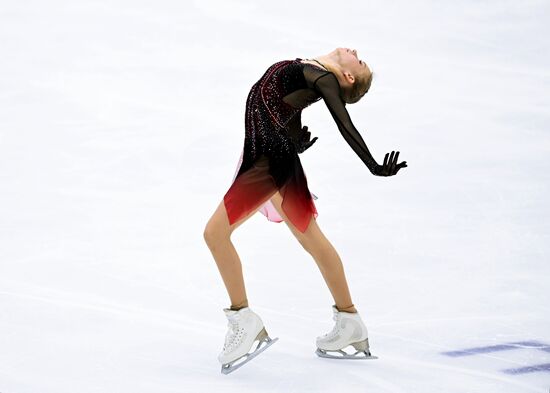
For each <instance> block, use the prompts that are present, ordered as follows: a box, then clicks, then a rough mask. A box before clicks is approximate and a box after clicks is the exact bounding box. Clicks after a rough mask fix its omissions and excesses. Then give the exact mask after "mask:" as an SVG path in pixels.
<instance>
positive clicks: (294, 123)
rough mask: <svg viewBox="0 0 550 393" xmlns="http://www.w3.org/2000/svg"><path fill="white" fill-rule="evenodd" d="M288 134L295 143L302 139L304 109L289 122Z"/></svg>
mask: <svg viewBox="0 0 550 393" xmlns="http://www.w3.org/2000/svg"><path fill="white" fill-rule="evenodd" d="M287 132H288V135H289V136H290V137H291V138H292V140H293V141H294V142H295V143H298V141H299V140H300V134H301V132H302V111H299V112H297V113H296V114H295V115H294V116H293V117H292V118H291V119H290V120H289V122H288V123H287Z"/></svg>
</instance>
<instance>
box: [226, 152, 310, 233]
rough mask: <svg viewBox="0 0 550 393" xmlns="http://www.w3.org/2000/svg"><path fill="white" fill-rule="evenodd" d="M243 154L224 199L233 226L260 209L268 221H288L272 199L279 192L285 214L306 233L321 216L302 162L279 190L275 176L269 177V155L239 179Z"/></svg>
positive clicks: (297, 161) (258, 161)
mask: <svg viewBox="0 0 550 393" xmlns="http://www.w3.org/2000/svg"><path fill="white" fill-rule="evenodd" d="M243 154H244V150H243V152H241V157H240V159H239V163H238V164H237V169H236V170H235V174H234V175H233V182H232V184H231V186H230V187H229V190H227V192H226V194H225V195H224V197H223V201H224V205H225V209H226V211H227V216H228V219H229V224H230V225H231V224H233V223H235V222H236V221H239V220H240V219H241V218H243V217H246V216H247V215H248V214H250V213H251V212H254V211H257V210H260V212H261V213H262V214H263V215H264V216H265V217H266V218H267V219H268V221H272V222H282V221H284V219H283V218H282V217H281V215H280V214H279V213H278V212H277V210H276V209H275V207H274V206H273V203H272V202H271V199H270V198H271V196H273V194H274V193H275V192H276V191H279V193H280V194H281V196H282V197H283V201H282V209H283V211H284V213H285V214H286V216H287V217H288V219H289V220H290V222H291V223H292V224H293V225H294V226H295V227H296V228H297V229H298V230H299V231H300V232H302V233H304V232H305V231H306V229H307V228H308V226H309V223H310V221H311V219H312V218H317V216H318V215H319V214H318V213H317V208H316V206H315V203H314V202H313V200H314V199H317V197H316V196H315V195H314V194H313V193H311V192H310V191H309V189H308V187H307V179H306V176H305V173H304V171H303V168H302V166H301V164H300V160H299V159H296V161H295V162H296V164H295V170H294V176H291V177H290V178H289V179H288V181H287V182H285V184H284V185H282V186H281V187H280V188H277V186H276V184H275V180H274V178H273V176H271V175H270V174H269V160H268V158H267V157H266V156H262V157H260V159H258V160H257V161H256V162H255V163H254V165H253V166H252V167H251V168H250V169H249V170H247V171H245V172H243V173H241V175H240V176H238V177H237V173H238V172H239V169H240V167H241V165H242V162H243Z"/></svg>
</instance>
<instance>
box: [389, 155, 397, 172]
mask: <svg viewBox="0 0 550 393" xmlns="http://www.w3.org/2000/svg"><path fill="white" fill-rule="evenodd" d="M398 158H399V152H397V153H396V154H395V157H394V158H393V160H392V161H391V163H390V173H396V172H397V171H396V170H395V166H396V165H397V159H398Z"/></svg>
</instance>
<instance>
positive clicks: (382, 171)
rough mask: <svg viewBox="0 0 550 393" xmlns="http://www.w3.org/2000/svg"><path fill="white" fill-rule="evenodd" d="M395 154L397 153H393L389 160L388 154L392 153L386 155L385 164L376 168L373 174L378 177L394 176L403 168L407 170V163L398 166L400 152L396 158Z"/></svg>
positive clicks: (403, 162)
mask: <svg viewBox="0 0 550 393" xmlns="http://www.w3.org/2000/svg"><path fill="white" fill-rule="evenodd" d="M394 153H395V151H392V152H391V155H390V159H389V160H388V154H390V153H386V156H385V157H384V164H382V165H377V166H375V167H374V168H373V170H372V174H373V175H376V176H393V175H395V174H396V173H397V171H399V170H400V169H401V168H405V167H406V166H407V161H402V162H400V163H399V164H398V163H397V158H398V157H399V152H397V154H395V156H394Z"/></svg>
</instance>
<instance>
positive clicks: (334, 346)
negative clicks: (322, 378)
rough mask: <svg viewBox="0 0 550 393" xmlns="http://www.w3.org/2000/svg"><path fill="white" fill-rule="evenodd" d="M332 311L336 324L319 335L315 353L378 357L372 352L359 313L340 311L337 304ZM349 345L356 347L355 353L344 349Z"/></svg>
mask: <svg viewBox="0 0 550 393" xmlns="http://www.w3.org/2000/svg"><path fill="white" fill-rule="evenodd" d="M332 312H333V316H332V319H333V320H334V321H336V324H335V325H334V327H333V328H332V331H331V332H330V333H327V334H324V335H322V336H319V337H317V340H316V342H317V351H315V353H316V354H317V355H318V356H320V357H323V358H331V359H378V358H377V357H376V356H372V355H371V353H370V348H369V338H368V331H367V327H366V326H365V324H364V323H363V321H362V320H361V317H360V316H359V313H349V312H343V311H338V309H337V308H336V306H332ZM349 345H351V346H353V348H355V353H352V354H350V353H347V352H345V351H343V349H344V348H346V347H347V346H349ZM331 352H332V353H337V354H338V355H333V354H331Z"/></svg>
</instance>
